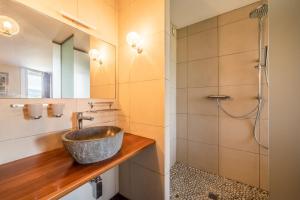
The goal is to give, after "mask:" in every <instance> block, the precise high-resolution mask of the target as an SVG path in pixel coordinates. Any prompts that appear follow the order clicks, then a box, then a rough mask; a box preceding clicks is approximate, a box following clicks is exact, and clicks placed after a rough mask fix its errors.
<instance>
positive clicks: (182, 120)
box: [176, 114, 187, 139]
mask: <svg viewBox="0 0 300 200" xmlns="http://www.w3.org/2000/svg"><path fill="white" fill-rule="evenodd" d="M176 123H177V126H176V130H177V138H181V139H187V114H177V119H176Z"/></svg>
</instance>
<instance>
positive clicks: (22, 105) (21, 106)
mask: <svg viewBox="0 0 300 200" xmlns="http://www.w3.org/2000/svg"><path fill="white" fill-rule="evenodd" d="M25 105H26V104H10V107H11V108H24V107H25ZM48 106H49V104H47V103H43V107H48Z"/></svg>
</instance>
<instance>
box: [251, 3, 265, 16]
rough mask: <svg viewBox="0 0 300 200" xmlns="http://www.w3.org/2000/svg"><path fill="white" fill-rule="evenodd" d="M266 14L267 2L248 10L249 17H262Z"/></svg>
mask: <svg viewBox="0 0 300 200" xmlns="http://www.w3.org/2000/svg"><path fill="white" fill-rule="evenodd" d="M267 14H268V4H263V5H261V6H259V7H257V8H256V9H255V10H253V11H252V12H250V14H249V17H250V18H262V17H264V16H266V15H267Z"/></svg>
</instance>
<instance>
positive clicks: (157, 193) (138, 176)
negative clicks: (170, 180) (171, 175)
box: [130, 163, 164, 200]
mask: <svg viewBox="0 0 300 200" xmlns="http://www.w3.org/2000/svg"><path fill="white" fill-rule="evenodd" d="M130 174H131V175H132V176H131V188H130V190H131V196H132V198H131V199H144V200H153V199H155V200H163V199H164V176H161V175H160V174H158V173H155V172H153V171H151V170H148V169H146V168H144V167H141V166H140V165H137V164H134V163H132V164H131V165H130Z"/></svg>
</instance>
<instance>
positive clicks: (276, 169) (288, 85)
mask: <svg viewBox="0 0 300 200" xmlns="http://www.w3.org/2000/svg"><path fill="white" fill-rule="evenodd" d="M269 4H270V81H271V85H270V192H271V200H282V199H299V197H300V190H299V187H300V144H299V142H300V126H299V122H300V103H299V102H300V93H299V86H300V59H299V56H300V12H299V8H300V1H299V0H288V1H282V0H272V1H270V3H269Z"/></svg>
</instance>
